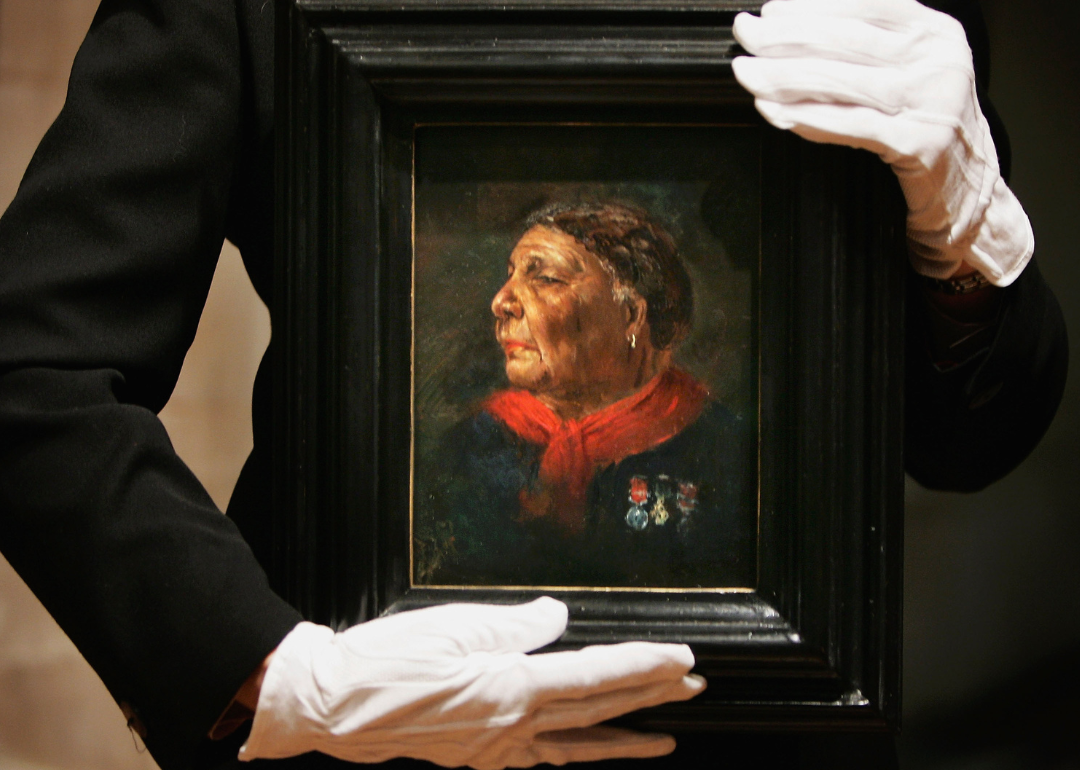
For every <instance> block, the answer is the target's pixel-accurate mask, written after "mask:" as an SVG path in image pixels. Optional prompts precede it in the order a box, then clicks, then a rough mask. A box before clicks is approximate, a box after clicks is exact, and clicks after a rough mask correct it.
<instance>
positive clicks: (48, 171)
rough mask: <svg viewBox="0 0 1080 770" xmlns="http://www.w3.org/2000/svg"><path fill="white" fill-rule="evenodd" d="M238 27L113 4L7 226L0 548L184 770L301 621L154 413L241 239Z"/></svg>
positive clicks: (202, 11)
mask: <svg viewBox="0 0 1080 770" xmlns="http://www.w3.org/2000/svg"><path fill="white" fill-rule="evenodd" d="M236 15H237V12H236V8H235V7H233V5H232V4H231V3H224V2H219V1H218V0H162V1H160V2H117V1H116V0H106V2H104V3H103V5H102V7H101V9H100V10H99V12H98V15H97V17H96V18H95V21H94V24H93V26H92V28H91V31H90V33H89V35H88V37H87V40H86V42H85V43H84V45H83V47H82V49H81V51H80V53H79V54H78V56H77V58H76V60H75V64H74V67H73V70H72V74H71V79H70V85H69V95H68V99H67V103H66V105H65V107H64V109H63V111H62V113H61V115H60V117H59V118H58V119H57V121H56V123H55V124H54V125H53V127H52V128H51V129H50V131H49V132H48V134H47V135H46V137H45V139H44V140H43V142H42V144H41V147H40V148H39V150H38V152H37V153H36V155H35V157H34V159H33V161H32V162H31V164H30V167H29V168H28V170H27V172H26V175H25V178H24V180H23V183H22V186H21V188H20V191H19V193H18V195H17V197H16V199H15V200H14V202H13V203H12V204H11V206H10V208H9V209H8V211H7V212H6V214H5V215H4V217H3V219H2V221H0V548H2V549H3V552H4V554H5V556H6V557H7V558H8V560H9V561H10V562H11V564H12V565H13V566H14V567H15V569H16V570H17V571H18V572H19V574H20V575H21V576H22V578H23V579H24V580H25V581H26V582H27V584H28V585H29V586H30V587H31V589H32V590H33V591H34V593H35V594H36V595H37V596H38V598H39V599H40V600H41V601H42V602H43V604H44V605H45V606H46V608H47V609H48V610H49V611H50V612H51V613H52V615H53V616H54V617H55V618H56V620H57V621H58V622H59V624H60V626H61V627H62V628H63V629H64V630H65V632H66V633H67V634H68V635H69V636H70V637H71V638H72V640H73V641H74V642H75V644H76V645H77V646H78V648H79V649H80V651H81V652H82V653H83V654H84V655H85V657H86V658H87V660H88V661H89V662H90V664H91V665H92V666H93V667H94V669H95V670H96V671H97V672H98V674H99V675H100V676H101V677H102V679H103V680H104V682H105V683H106V685H107V686H108V687H109V689H110V692H111V693H112V695H113V697H114V698H115V699H116V700H117V701H118V702H119V703H121V704H122V706H123V707H124V709H125V712H126V713H128V714H129V718H130V720H131V722H132V724H133V726H138V727H141V728H142V732H144V733H145V736H146V743H147V745H148V746H149V747H150V748H151V750H152V751H153V752H154V754H155V757H158V758H159V761H160V762H161V763H162V764H163V765H166V766H167V765H170V764H173V765H176V764H180V765H182V764H184V763H185V762H186V761H187V760H186V758H188V757H190V755H191V753H192V752H193V751H194V750H195V747H196V746H197V745H198V743H199V742H200V741H201V740H202V739H203V738H204V736H205V735H206V733H207V731H208V730H209V729H210V726H211V725H212V724H213V723H214V721H215V720H216V719H217V718H218V716H219V715H220V713H221V711H222V709H223V708H224V707H225V705H226V704H227V703H228V702H229V701H230V700H231V699H232V697H233V695H234V694H235V693H236V692H237V690H238V688H239V687H240V685H241V683H242V682H243V681H244V680H245V679H246V678H247V676H248V675H249V674H250V673H251V671H252V670H253V669H255V667H256V666H257V665H258V664H259V662H260V661H262V660H263V659H264V658H265V656H266V655H267V653H268V652H269V651H270V650H272V649H273V648H274V647H275V646H276V645H277V644H278V643H279V642H280V641H281V639H282V638H283V637H284V636H285V634H286V633H288V631H289V630H291V629H292V628H293V627H294V626H295V625H296V623H297V622H298V621H299V620H300V617H299V615H298V613H296V612H295V611H294V610H293V609H292V608H291V607H289V606H288V605H287V604H286V603H285V602H283V601H282V600H281V599H279V598H278V597H277V596H276V595H274V593H273V592H272V591H270V589H269V587H268V585H267V581H266V577H265V575H264V574H263V572H262V570H261V569H260V567H259V566H258V564H257V563H256V562H255V560H254V558H253V557H252V555H251V552H250V550H249V549H248V548H247V546H246V544H245V543H244V541H243V540H242V538H241V537H240V536H239V534H238V533H237V531H236V528H235V527H234V526H233V524H232V523H231V522H230V521H229V519H227V518H226V517H224V516H223V515H221V513H220V512H219V511H218V510H217V509H216V507H215V506H214V504H213V502H212V501H211V500H210V498H209V496H208V495H207V494H206V492H205V491H204V490H203V489H202V487H201V486H200V484H199V483H198V481H197V480H196V479H195V477H194V476H193V475H192V474H191V472H190V471H189V470H188V469H187V468H186V467H185V466H184V464H183V463H182V462H181V461H180V460H179V458H178V457H177V456H176V454H175V452H174V451H173V448H172V445H171V444H170V441H169V437H168V435H167V434H166V432H165V430H164V428H163V427H162V425H161V423H160V422H159V421H158V419H157V416H156V412H157V411H158V410H159V409H160V408H161V407H162V406H163V405H164V403H165V402H166V400H167V399H168V396H169V394H170V392H171V390H172V387H173V385H174V383H175V380H176V377H177V374H178V372H179V370H180V367H181V364H182V363H183V359H184V355H185V353H186V351H187V348H188V345H189V344H190V342H191V340H192V338H193V336H194V333H195V330H196V326H197V324H198V319H199V314H200V312H201V309H202V305H203V301H204V299H205V296H206V292H207V290H208V286H209V282H210V279H211V276H212V274H213V271H214V267H215V262H216V256H217V254H218V252H219V249H220V246H221V242H222V238H223V232H224V226H225V212H226V210H227V203H228V199H229V195H230V191H231V186H232V183H233V179H232V177H233V173H234V160H233V159H234V154H235V150H236V147H237V144H238V143H239V142H240V141H241V137H240V135H239V129H240V125H241V120H242V115H241V110H242V105H243V99H242V95H241V91H242V83H241V70H242V68H241V64H240V61H241V57H242V52H241V41H240V39H239V36H238V32H237V23H236Z"/></svg>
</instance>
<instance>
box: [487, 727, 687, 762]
mask: <svg viewBox="0 0 1080 770" xmlns="http://www.w3.org/2000/svg"><path fill="white" fill-rule="evenodd" d="M674 750H675V739H674V738H672V737H671V736H670V735H665V734H663V733H642V732H637V731H635V730H625V729H622V728H618V727H608V726H606V725H597V726H595V727H585V728H579V729H574V730H560V731H558V732H553V733H542V734H540V735H537V736H536V737H535V738H534V740H533V741H532V742H531V743H529V744H526V745H524V746H514V745H496V746H493V747H492V749H491V750H489V751H486V752H483V753H482V754H481V755H480V756H477V757H475V758H474V759H473V760H471V761H470V762H469V766H470V767H472V768H475V770H500V769H501V768H504V767H532V766H533V765H537V764H540V763H542V762H546V763H548V764H552V765H565V764H567V763H569V762H598V761H601V760H605V759H648V758H651V757H662V756H664V755H665V754H670V753H671V752H672V751H674Z"/></svg>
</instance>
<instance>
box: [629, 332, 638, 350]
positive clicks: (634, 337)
mask: <svg viewBox="0 0 1080 770" xmlns="http://www.w3.org/2000/svg"><path fill="white" fill-rule="evenodd" d="M636 347H637V335H636V334H631V335H630V349H631V350H633V349H634V348H636Z"/></svg>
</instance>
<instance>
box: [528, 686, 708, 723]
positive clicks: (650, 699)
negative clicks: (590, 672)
mask: <svg viewBox="0 0 1080 770" xmlns="http://www.w3.org/2000/svg"><path fill="white" fill-rule="evenodd" d="M704 690H705V680H704V678H702V677H700V676H698V675H697V674H688V675H686V676H684V677H683V678H682V679H680V680H679V681H677V682H653V683H651V684H645V685H641V686H639V687H632V688H627V689H624V690H618V691H615V692H605V693H597V694H596V695H591V696H588V697H586V698H577V699H559V700H555V701H551V702H549V703H545V704H544V705H542V706H540V707H539V708H538V709H537V710H536V711H535V712H534V713H533V715H532V717H531V718H530V719H529V722H528V724H529V729H531V730H535V731H536V732H537V733H547V732H552V731H557V730H568V729H573V728H579V727H589V726H590V725H595V724H599V723H600V722H606V721H607V720H609V719H614V718H616V717H620V716H623V715H624V714H629V713H630V712H632V711H639V710H640V709H644V708H650V707H652V706H659V705H660V704H662V703H674V702H678V701H685V700H690V699H691V698H693V697H695V696H696V695H699V694H700V693H701V692H703V691H704Z"/></svg>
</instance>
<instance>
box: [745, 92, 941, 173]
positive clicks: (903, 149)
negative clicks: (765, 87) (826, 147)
mask: <svg viewBox="0 0 1080 770" xmlns="http://www.w3.org/2000/svg"><path fill="white" fill-rule="evenodd" d="M754 105H755V106H756V107H757V110H758V112H760V113H761V114H762V115H763V116H764V117H765V119H766V120H767V121H769V123H771V124H772V125H774V126H776V127H777V128H781V129H785V130H790V131H792V132H793V133H795V134H798V135H799V136H801V137H803V138H804V139H808V140H810V141H811V142H821V143H823V144H840V145H844V146H846V147H854V148H856V149H861V150H869V151H870V152H873V153H875V154H876V155H879V156H880V157H881V158H882V160H884V161H885V162H886V163H890V164H896V163H898V162H899V161H900V159H902V158H917V157H918V158H923V159H924V160H923V163H924V165H925V166H929V165H930V164H931V163H932V159H933V157H934V153H935V152H936V151H939V150H940V148H943V147H947V146H948V144H949V142H950V140H951V138H952V137H953V136H954V135H955V133H956V129H955V127H953V126H950V125H947V124H944V123H931V122H926V123H918V122H916V121H913V120H909V119H897V118H895V117H893V116H890V115H884V114H882V113H881V112H879V111H878V110H875V109H872V108H870V107H859V106H852V105H848V104H816V103H813V102H803V103H801V104H779V103H777V102H772V101H769V100H767V99H757V100H755V102H754Z"/></svg>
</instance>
